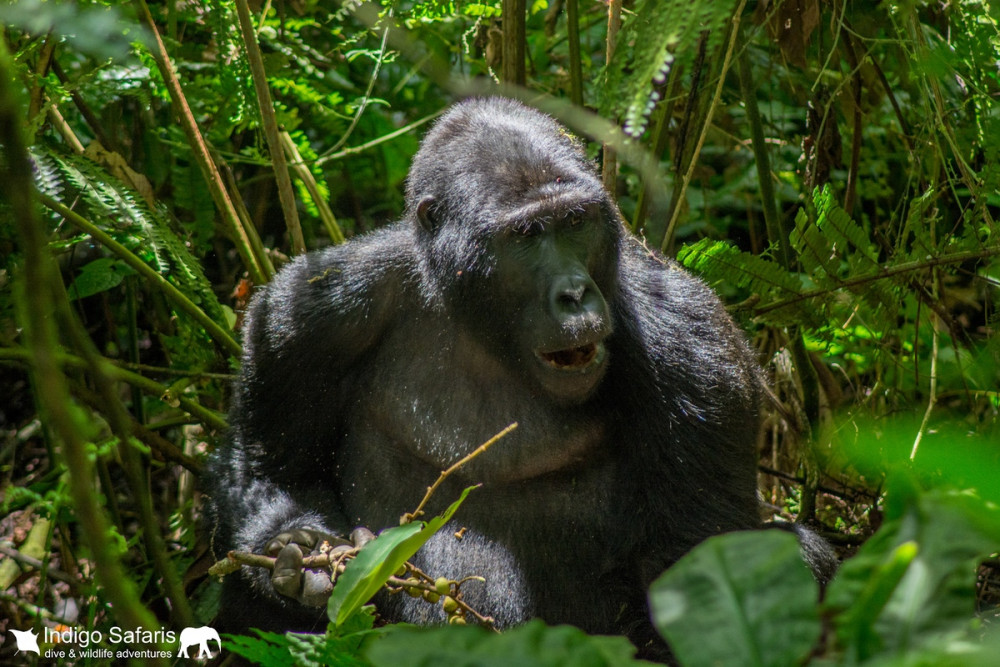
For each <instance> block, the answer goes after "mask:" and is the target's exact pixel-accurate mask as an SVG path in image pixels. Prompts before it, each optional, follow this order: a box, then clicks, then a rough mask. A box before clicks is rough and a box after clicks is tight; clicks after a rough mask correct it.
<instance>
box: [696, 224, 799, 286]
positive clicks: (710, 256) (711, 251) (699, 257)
mask: <svg viewBox="0 0 1000 667" xmlns="http://www.w3.org/2000/svg"><path fill="white" fill-rule="evenodd" d="M677 260H678V261H679V262H680V263H681V264H683V265H684V266H685V267H687V268H689V269H691V270H692V271H694V272H696V273H698V274H700V275H701V276H702V277H704V278H705V279H706V280H708V281H709V282H710V283H716V282H722V281H725V282H729V283H731V284H733V285H736V286H737V287H742V288H745V289H748V290H750V291H752V292H755V293H757V294H760V295H765V294H766V295H771V296H773V297H774V298H778V297H782V296H785V297H787V296H790V295H794V294H798V293H799V291H801V289H802V283H801V281H800V280H799V278H798V276H797V275H795V274H793V273H789V272H788V271H786V270H785V269H783V268H781V266H779V265H778V264H777V263H776V262H772V261H770V260H767V259H764V258H763V257H759V256H757V255H751V254H750V253H747V252H743V251H742V250H740V249H739V248H737V247H736V246H734V245H732V244H730V243H727V242H725V241H715V240H712V239H707V238H706V239H701V240H700V241H698V242H697V243H694V244H692V245H689V246H685V247H684V248H681V250H680V252H679V253H678V254H677Z"/></svg>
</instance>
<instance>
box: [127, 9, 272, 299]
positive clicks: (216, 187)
mask: <svg viewBox="0 0 1000 667" xmlns="http://www.w3.org/2000/svg"><path fill="white" fill-rule="evenodd" d="M135 4H136V6H137V7H138V9H139V12H138V13H139V15H140V16H141V17H142V19H143V20H144V21H145V23H146V26H147V27H148V28H149V30H150V32H151V33H152V35H153V38H154V39H155V41H156V50H151V51H150V53H151V55H152V56H153V60H155V61H156V66H157V68H158V69H159V70H160V74H161V75H162V76H163V82H164V83H165V84H166V86H167V91H168V92H169V93H170V100H171V102H172V103H173V105H174V111H175V113H176V114H177V117H178V118H179V119H180V121H181V126H182V127H183V129H184V134H185V135H186V136H187V140H188V144H189V145H190V147H191V152H192V154H193V156H194V159H195V161H196V162H197V163H198V166H199V167H201V171H202V174H203V175H204V177H205V182H206V183H207V184H208V190H209V192H211V193H212V199H213V201H215V205H216V206H217V207H218V208H219V213H220V215H221V216H222V219H223V221H224V222H225V224H226V226H227V227H228V228H229V229H230V230H231V231H232V232H233V234H234V235H235V236H236V238H235V239H234V241H235V242H236V249H237V251H238V252H239V254H240V258H241V259H242V260H243V264H244V266H245V267H246V270H247V272H248V273H249V274H250V279H251V280H253V282H254V283H256V284H258V285H263V284H264V283H266V282H267V281H268V280H270V278H271V276H273V275H274V267H273V266H271V261H270V259H268V257H267V255H266V254H264V253H257V252H254V248H255V245H256V244H254V243H253V241H252V240H251V235H252V236H254V237H256V236H257V230H256V229H254V228H253V226H252V225H250V224H249V221H244V220H242V219H241V218H240V217H239V215H238V214H237V213H236V208H235V207H234V206H233V201H232V199H231V198H230V196H229V192H228V191H227V190H226V187H225V184H224V183H223V182H222V176H221V175H220V174H219V169H218V167H216V165H215V161H214V160H212V156H211V154H210V153H209V151H208V145H207V144H206V143H205V139H204V137H202V136H201V131H200V130H199V129H198V122H197V121H196V120H195V117H194V113H192V111H191V107H190V106H189V105H188V103H187V98H186V97H184V91H183V89H182V88H181V83H180V80H179V79H178V78H177V72H175V71H174V66H173V65H172V64H171V62H170V57H169V56H168V54H167V47H166V46H164V44H163V39H162V38H161V37H160V31H159V29H158V28H157V27H156V22H155V21H153V15H152V13H150V11H149V6H148V5H147V4H146V1H145V0H136V2H135Z"/></svg>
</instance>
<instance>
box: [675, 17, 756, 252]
mask: <svg viewBox="0 0 1000 667" xmlns="http://www.w3.org/2000/svg"><path fill="white" fill-rule="evenodd" d="M746 4H747V0H740V4H739V6H738V7H736V11H735V12H734V13H733V26H732V34H731V35H730V36H729V45H728V46H727V47H726V55H725V57H724V58H723V60H722V71H720V72H719V83H718V85H716V87H715V95H713V96H712V103H711V104H710V105H709V107H708V113H706V114H705V122H704V123H703V124H702V126H701V133H700V134H699V135H698V143H697V144H695V147H694V153H692V154H691V162H690V163H689V164H688V169H687V172H686V173H685V174H684V180H683V181H682V182H681V190H680V192H679V193H678V195H677V205H676V206H674V212H673V214H672V215H671V216H670V222H668V223H667V231H666V233H664V235H663V243H662V244H661V245H660V249H661V250H664V251H666V249H667V248H668V247H669V246H670V244H671V242H672V241H673V238H674V231H675V230H676V229H677V218H678V217H679V216H680V211H681V208H682V206H681V205H680V202H682V201H684V195H685V193H686V192H687V188H688V184H690V183H691V177H692V176H694V169H695V167H696V166H697V164H698V156H699V155H700V154H701V149H702V146H704V144H705V137H706V136H708V128H709V127H710V126H711V125H712V116H713V115H714V114H715V107H717V106H718V105H719V99H720V98H721V97H722V87H723V85H724V84H725V82H726V73H727V72H728V71H729V63H730V62H731V61H732V58H733V48H734V47H735V46H736V38H737V37H738V36H739V34H740V17H741V16H742V15H743V7H744V6H746Z"/></svg>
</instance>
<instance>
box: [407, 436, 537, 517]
mask: <svg viewBox="0 0 1000 667" xmlns="http://www.w3.org/2000/svg"><path fill="white" fill-rule="evenodd" d="M515 428H517V422H514V423H513V424H511V425H510V426H508V427H507V428H505V429H503V430H502V431H500V432H499V433H497V434H496V435H495V436H493V437H492V438H490V439H489V440H487V441H486V442H484V443H483V444H481V445H479V446H478V447H476V449H475V450H473V451H472V453H470V454H468V455H466V456H463V457H462V458H461V459H459V460H458V461H456V462H455V463H453V464H452V465H451V467H449V468H448V469H447V470H445V471H443V472H442V473H441V475H440V476H439V477H438V478H437V481H436V482H434V483H433V484H432V485H431V486H429V487H428V488H427V493H425V494H424V499H423V500H421V501H420V504H419V505H417V509H415V510H413V511H412V512H410V513H407V514H404V515H403V517H402V518H401V519H400V524H405V523H410V522H411V521H413V520H414V519H416V518H417V517H418V516H420V515H421V514H423V510H424V505H426V504H427V501H428V500H430V499H431V496H432V495H433V494H434V492H435V491H437V490H438V487H439V486H441V484H443V483H444V480H446V479H448V476H449V475H451V474H452V473H453V472H455V471H456V470H458V469H459V468H461V467H462V466H464V465H465V464H466V463H468V462H469V461H471V460H472V459H474V458H476V457H477V456H479V455H480V454H482V453H483V452H485V451H486V450H487V449H489V448H490V447H492V446H493V445H495V444H496V443H497V442H498V441H499V440H500V439H501V438H503V437H504V436H505V435H507V434H508V433H510V432H511V431H513V430H514V429H515Z"/></svg>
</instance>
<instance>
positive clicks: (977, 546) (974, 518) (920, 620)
mask: <svg viewBox="0 0 1000 667" xmlns="http://www.w3.org/2000/svg"><path fill="white" fill-rule="evenodd" d="M997 515H998V511H997V509H996V507H995V506H990V505H988V504H987V503H983V502H982V501H981V500H979V499H978V498H976V497H974V496H972V495H970V494H967V493H956V492H941V491H935V492H931V493H928V494H925V495H923V496H916V495H915V496H914V497H913V498H912V499H911V501H910V503H909V504H908V505H907V506H906V507H905V508H904V510H903V511H902V513H901V515H900V516H898V517H897V518H895V519H893V520H891V521H889V522H887V523H886V524H885V525H884V526H883V527H882V528H881V529H880V530H879V531H878V533H876V534H875V535H874V536H873V537H872V538H871V539H869V540H868V541H867V542H866V543H865V544H864V546H862V547H861V549H860V550H859V551H858V553H857V555H855V556H854V557H853V558H851V559H849V560H848V561H846V562H845V563H844V564H843V566H841V569H840V572H838V574H837V576H836V578H835V579H834V580H833V582H832V583H831V584H830V586H829V588H828V589H827V594H826V603H825V605H826V607H827V608H828V609H829V610H830V611H832V612H833V613H834V622H835V625H836V630H837V638H838V640H839V641H840V643H841V644H842V646H843V647H844V649H845V651H846V652H847V654H848V655H849V656H851V657H852V658H853V659H855V660H858V661H862V660H868V659H871V658H874V657H889V656H893V657H897V658H903V657H905V656H907V655H913V654H915V653H917V652H924V651H926V650H928V649H929V648H931V647H934V646H940V645H942V643H943V642H944V643H945V644H946V645H949V643H948V642H945V639H947V638H948V636H950V635H953V636H955V637H961V635H962V633H963V631H966V630H968V629H970V627H971V619H972V617H973V612H974V609H975V565H976V562H977V561H978V559H979V558H982V557H985V556H987V555H989V554H990V553H994V552H996V551H997V550H998V549H1000V529H998V526H1000V520H998V516H997ZM953 644H954V642H951V643H950V645H953Z"/></svg>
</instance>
